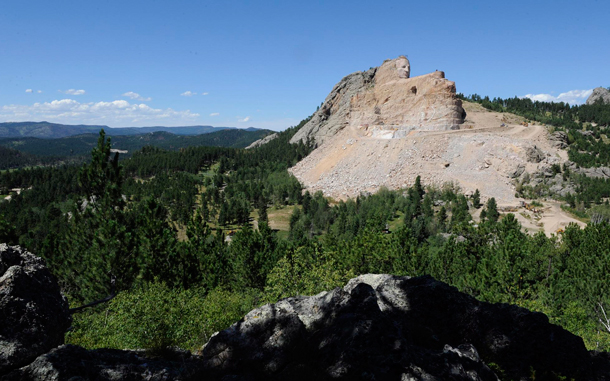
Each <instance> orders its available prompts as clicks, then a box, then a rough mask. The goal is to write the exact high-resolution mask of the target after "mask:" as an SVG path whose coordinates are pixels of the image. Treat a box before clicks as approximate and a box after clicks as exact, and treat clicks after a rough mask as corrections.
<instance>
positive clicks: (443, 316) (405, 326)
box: [0, 245, 610, 380]
mask: <svg viewBox="0 0 610 381" xmlns="http://www.w3.org/2000/svg"><path fill="white" fill-rule="evenodd" d="M0 311H1V312H0V319H1V320H2V321H1V323H2V324H0V366H1V367H0V378H1V379H2V380H23V379H37V380H141V379H146V380H190V379H193V380H207V379H210V380H216V379H217V380H259V379H260V380H263V379H264V380H269V379H271V380H273V379H277V380H324V379H329V380H330V379H348V380H351V379H362V380H498V379H515V380H516V379H531V377H534V376H535V378H536V379H537V380H543V379H576V380H608V379H610V355H609V354H608V353H594V352H588V351H587V350H586V349H585V346H584V344H583V342H582V340H581V339H580V338H579V337H577V336H574V335H572V334H571V333H569V332H567V331H565V330H563V329H561V328H560V327H558V326H555V325H552V324H550V323H549V322H548V319H547V317H546V316H545V315H543V314H540V313H535V312H530V311H528V310H526V309H523V308H519V307H515V306H511V305H506V304H489V303H483V302H479V301H477V300H476V299H474V298H472V297H470V296H468V295H466V294H463V293H460V292H459V291H458V290H457V289H455V288H453V287H450V286H448V285H446V284H444V283H442V282H438V281H436V280H434V279H432V278H431V277H418V278H409V277H397V276H392V275H362V276H360V277H357V278H354V279H352V280H350V281H349V282H348V284H347V285H346V286H345V287H343V288H336V289H334V290H332V291H328V292H323V293H321V294H318V295H315V296H309V297H294V298H288V299H284V300H281V301H280V302H278V303H276V304H272V305H265V306H262V307H261V308H258V309H255V310H253V311H251V312H250V313H248V314H247V315H246V316H245V317H244V319H242V320H241V321H239V322H237V323H235V324H234V325H233V326H231V327H230V328H228V329H226V330H224V331H222V332H219V333H218V334H216V335H214V336H213V337H212V339H211V340H210V341H209V342H208V343H207V344H206V345H205V346H204V347H203V348H202V349H201V351H200V353H199V354H197V355H193V354H190V353H189V352H185V351H180V350H172V351H168V353H166V354H165V355H164V356H163V357H159V356H157V357H152V356H148V355H146V353H145V352H144V351H121V350H109V349H101V350H93V351H88V350H86V349H83V348H80V347H76V346H72V345H62V343H63V333H64V332H65V330H66V329H67V328H68V325H69V322H70V315H69V312H68V309H67V305H66V303H65V299H64V298H63V297H62V296H61V294H60V293H59V288H58V287H57V283H56V282H55V280H54V279H53V277H52V276H51V275H50V274H49V273H48V270H46V268H44V264H43V262H42V261H41V260H40V259H39V258H37V257H35V256H33V255H32V254H30V253H27V252H25V251H23V250H21V249H19V248H18V247H8V246H6V245H2V246H0ZM35 337H36V338H38V341H36V340H34V339H33V338H35ZM53 347H55V348H54V349H51V348H53ZM564 377H565V378H564Z"/></svg>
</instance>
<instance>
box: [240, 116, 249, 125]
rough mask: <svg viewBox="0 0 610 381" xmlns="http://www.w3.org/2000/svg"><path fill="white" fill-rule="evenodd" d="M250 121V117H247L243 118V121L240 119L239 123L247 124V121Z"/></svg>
mask: <svg viewBox="0 0 610 381" xmlns="http://www.w3.org/2000/svg"><path fill="white" fill-rule="evenodd" d="M249 120H250V117H249V116H247V117H245V118H243V119H238V121H239V122H241V123H245V122H247V121H249Z"/></svg>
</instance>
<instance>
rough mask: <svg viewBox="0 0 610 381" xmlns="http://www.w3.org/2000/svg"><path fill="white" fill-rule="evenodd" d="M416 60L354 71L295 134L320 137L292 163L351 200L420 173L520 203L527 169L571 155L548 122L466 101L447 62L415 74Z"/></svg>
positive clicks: (434, 181)
mask: <svg viewBox="0 0 610 381" xmlns="http://www.w3.org/2000/svg"><path fill="white" fill-rule="evenodd" d="M409 69H410V63H409V61H408V60H407V59H406V58H405V57H399V58H397V59H394V60H386V61H385V62H384V63H383V64H382V65H381V66H380V67H379V68H373V69H370V70H368V71H366V72H357V73H354V74H351V75H348V76H347V77H345V78H343V79H342V80H341V81H340V82H339V83H338V84H337V85H335V87H334V88H333V90H332V91H331V93H330V94H329V95H328V97H327V98H326V100H325V101H324V103H323V104H322V106H321V107H320V108H319V110H318V111H317V112H316V113H315V114H314V115H313V116H312V118H311V120H310V121H309V122H308V123H307V124H305V125H304V126H303V127H302V128H301V129H300V130H299V131H298V132H297V133H296V134H295V135H294V136H293V138H292V140H291V142H293V143H294V142H297V141H310V142H313V143H314V144H315V146H316V149H315V150H313V151H312V152H311V153H310V154H309V156H307V157H306V158H304V159H303V160H301V161H300V162H299V163H297V164H296V165H295V166H294V167H293V168H291V172H292V173H293V174H294V175H295V176H296V178H297V179H298V180H299V181H300V182H301V183H302V184H304V185H305V186H306V188H307V189H308V190H309V191H310V192H312V193H314V192H316V191H322V192H323V193H324V194H325V195H326V196H330V197H333V198H335V199H346V198H348V197H356V196H358V195H359V194H361V193H374V192H376V191H377V190H379V189H380V188H382V187H386V188H388V189H402V188H406V187H408V186H411V185H413V184H414V183H415V180H416V178H417V177H418V176H420V178H421V181H422V182H423V183H425V184H429V185H431V186H436V187H438V188H441V187H443V186H445V184H448V183H450V184H454V185H456V186H459V187H460V188H461V189H462V190H463V191H464V192H465V193H467V194H471V193H473V192H475V190H476V189H479V191H480V193H481V195H482V196H483V198H484V199H488V198H491V197H495V198H496V200H497V201H498V202H499V203H500V204H501V205H503V206H504V205H513V206H514V205H519V200H518V199H517V198H516V196H515V194H516V186H515V182H516V181H517V180H518V179H519V178H520V177H522V176H530V175H533V174H534V173H537V172H545V173H547V172H548V173H552V171H551V170H550V169H549V168H551V167H552V166H553V165H562V164H563V163H565V162H566V161H567V160H568V155H567V152H566V151H565V150H562V149H561V148H560V147H558V146H557V144H555V143H556V142H555V143H554V142H552V141H551V140H550V139H549V134H548V130H547V129H546V127H544V126H541V125H539V124H534V123H529V124H528V123H527V121H526V120H525V119H524V118H522V117H518V116H516V115H513V114H509V113H500V112H492V111H489V110H486V109H485V108H483V107H482V106H480V105H478V104H475V103H470V102H462V100H460V99H458V97H457V94H456V85H455V83H454V82H452V81H449V80H447V79H445V75H444V73H443V72H442V71H435V72H432V73H430V74H425V75H421V76H418V77H410V71H409ZM547 169H549V170H548V171H547ZM525 173H528V174H529V175H526V174H525ZM532 177H533V176H532ZM513 179H514V180H513Z"/></svg>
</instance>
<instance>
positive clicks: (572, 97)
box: [521, 89, 593, 105]
mask: <svg viewBox="0 0 610 381" xmlns="http://www.w3.org/2000/svg"><path fill="white" fill-rule="evenodd" d="M592 92H593V89H591V90H570V91H568V92H565V93H561V94H559V95H558V96H554V95H551V94H526V95H524V96H522V97H521V98H529V99H531V100H533V101H540V102H565V103H569V104H571V105H577V104H582V103H584V102H585V101H586V100H587V98H589V96H590V95H591V93H592Z"/></svg>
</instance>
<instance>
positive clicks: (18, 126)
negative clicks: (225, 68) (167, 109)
mask: <svg viewBox="0 0 610 381" xmlns="http://www.w3.org/2000/svg"><path fill="white" fill-rule="evenodd" d="M102 128H103V129H104V130H105V131H106V134H107V135H109V136H120V135H139V134H145V133H150V132H160V131H164V132H169V133H172V134H175V135H201V134H208V133H211V132H215V131H220V130H227V129H237V128H236V127H212V126H184V127H163V126H154V127H108V126H102V125H99V126H98V125H67V124H57V123H49V122H7V123H0V138H22V137H35V138H43V139H56V138H63V137H67V136H74V135H81V134H88V133H98V132H99V130H101V129H102ZM245 130H246V131H250V132H252V131H256V130H258V129H257V128H254V127H249V128H247V129H245Z"/></svg>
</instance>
